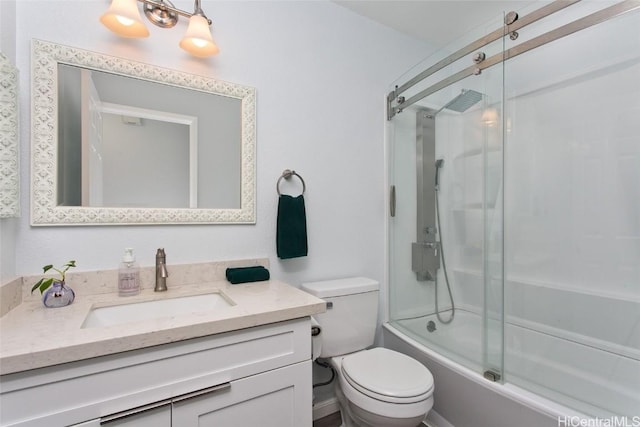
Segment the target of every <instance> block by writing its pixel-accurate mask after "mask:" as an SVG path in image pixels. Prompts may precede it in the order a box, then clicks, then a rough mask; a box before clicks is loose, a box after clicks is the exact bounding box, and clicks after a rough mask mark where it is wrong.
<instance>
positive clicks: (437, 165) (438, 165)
mask: <svg viewBox="0 0 640 427" xmlns="http://www.w3.org/2000/svg"><path fill="white" fill-rule="evenodd" d="M443 163H444V159H438V160H436V169H440V168H441V167H442V164H443Z"/></svg>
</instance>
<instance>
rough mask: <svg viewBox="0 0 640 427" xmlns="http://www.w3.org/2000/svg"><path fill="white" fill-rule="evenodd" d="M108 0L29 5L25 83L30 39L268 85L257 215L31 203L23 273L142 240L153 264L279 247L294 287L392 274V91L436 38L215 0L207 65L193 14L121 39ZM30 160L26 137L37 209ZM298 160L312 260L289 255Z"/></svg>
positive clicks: (304, 9)
mask: <svg viewBox="0 0 640 427" xmlns="http://www.w3.org/2000/svg"><path fill="white" fill-rule="evenodd" d="M174 3H175V4H176V6H177V7H181V8H184V9H189V8H191V7H192V6H193V3H192V2H190V1H177V2H174ZM107 6H108V3H107V2H105V1H56V2H51V1H28V2H19V3H18V6H17V63H18V67H19V68H20V69H21V70H22V74H21V85H22V87H23V88H27V87H29V73H28V71H27V70H29V66H30V60H29V56H30V53H29V52H30V40H31V39H32V38H39V39H43V40H49V41H53V42H57V43H61V44H67V45H71V46H77V47H80V48H84V49H91V50H95V51H99V52H103V53H106V54H111V55H116V56H121V57H126V58H129V59H135V60H138V61H143V62H147V63H152V64H155V65H159V66H165V67H169V68H177V69H181V70H185V71H188V72H193V73H197V74H204V75H210V76H214V77H217V78H220V79H223V80H229V81H234V82H238V83H240V84H244V85H250V86H254V87H256V88H257V99H258V103H257V120H258V128H257V177H258V178H257V194H258V201H257V207H258V211H257V224H256V225H242V226H219V225H211V226H184V225H183V226H147V227H143V226H133V227H130V226H129V227H117V226H116V227H111V226H109V227H57V228H56V227H42V228H41V227H37V228H31V227H30V226H29V215H28V213H25V214H24V215H23V217H22V219H21V221H20V227H19V239H18V241H17V243H16V250H17V272H18V273H19V274H29V273H36V272H38V270H39V269H40V267H41V266H42V265H44V264H47V263H63V262H65V261H66V260H68V259H76V260H77V264H78V266H79V268H78V270H92V269H98V268H116V266H117V264H118V262H119V259H120V255H121V253H122V249H123V248H124V247H128V246H131V247H134V248H135V249H136V253H137V255H138V259H139V261H140V262H141V264H142V265H151V264H153V262H154V258H153V256H154V254H155V250H156V248H158V247H165V248H166V252H167V257H168V262H169V263H170V264H171V263H189V262H199V261H207V260H222V259H237V258H245V257H258V256H268V257H269V258H270V259H271V270H272V274H273V276H274V277H276V278H279V279H282V280H285V281H287V282H289V283H292V284H294V285H298V284H300V283H301V282H303V281H308V280H317V279H324V278H331V277H338V276H347V275H367V276H370V277H373V278H375V279H378V280H380V281H383V279H384V277H383V274H384V262H385V260H384V253H385V249H384V221H385V209H384V206H383V199H384V191H383V182H384V159H383V138H384V123H385V121H384V120H385V119H384V117H385V116H384V114H385V113H384V97H385V92H386V89H387V87H388V84H389V83H390V82H391V81H393V80H394V79H395V78H396V77H397V76H398V75H399V74H400V73H401V72H402V71H403V70H406V69H408V68H409V67H410V66H412V65H413V64H414V63H416V62H418V60H419V59H420V58H422V57H424V56H426V54H428V53H429V52H430V51H431V48H430V47H429V46H427V45H425V44H423V43H420V42H417V41H415V40H413V39H410V38H408V37H405V36H403V35H400V34H399V33H397V32H395V31H393V30H390V29H387V28H385V27H382V26H380V25H378V24H375V23H373V22H371V21H368V20H366V19H364V18H361V17H359V16H357V15H354V14H352V13H351V12H348V11H347V10H346V9H343V8H341V7H339V6H337V5H335V4H332V3H330V2H327V1H314V2H273V1H264V2H218V1H216V2H211V1H205V2H204V4H203V8H204V10H205V12H206V13H207V14H208V15H209V16H210V17H211V18H212V20H213V34H214V38H215V39H216V42H217V43H218V44H219V46H220V48H221V53H220V54H219V55H218V56H216V57H214V58H213V59H210V60H204V61H203V60H198V59H195V58H192V57H190V56H188V55H187V54H185V53H183V52H182V51H181V50H180V49H179V47H178V41H179V38H180V37H181V35H182V32H183V31H184V30H185V29H186V26H185V23H184V22H182V23H179V24H178V28H177V29H173V30H163V29H159V28H156V27H153V26H152V25H148V27H149V30H150V31H151V36H150V37H149V38H148V39H144V40H127V39H122V38H118V37H116V36H114V35H112V34H111V33H110V32H108V30H106V29H105V28H103V27H102V26H101V25H100V24H99V22H98V18H99V16H100V14H101V13H103V11H104V10H105V9H106V7H107ZM28 94H29V91H28V90H24V91H22V99H21V101H22V106H21V108H22V111H21V113H22V123H23V124H25V125H23V129H22V137H23V140H24V141H29V137H30V135H29V128H28V125H26V124H27V123H29V99H28ZM28 156H29V147H28V144H24V146H23V148H22V166H23V175H22V180H23V183H25V185H24V187H23V190H22V201H23V206H25V207H27V206H29V203H28V200H29V193H28V192H29V187H28V184H27V183H28V182H29V176H28V173H29V161H28V159H29V157H28ZM286 168H290V169H295V170H296V171H297V172H299V173H300V174H301V175H302V176H303V177H304V179H305V181H306V183H307V193H306V194H305V200H306V204H307V221H308V230H309V256H308V257H306V258H300V259H294V260H287V261H279V260H277V258H276V254H275V228H276V227H275V224H276V206H277V194H276V189H275V184H276V180H277V179H278V177H279V176H280V174H281V173H282V171H283V170H284V169H286ZM294 190H295V188H294ZM114 286H115V284H114Z"/></svg>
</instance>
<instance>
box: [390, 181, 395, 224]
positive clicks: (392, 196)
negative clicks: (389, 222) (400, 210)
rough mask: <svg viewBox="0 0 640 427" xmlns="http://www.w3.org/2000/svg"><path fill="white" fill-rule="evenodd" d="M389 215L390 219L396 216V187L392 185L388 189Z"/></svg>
mask: <svg viewBox="0 0 640 427" xmlns="http://www.w3.org/2000/svg"><path fill="white" fill-rule="evenodd" d="M389 214H390V215H391V218H393V217H395V216H396V186H395V185H392V186H391V187H390V188H389Z"/></svg>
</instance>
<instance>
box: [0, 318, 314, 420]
mask: <svg viewBox="0 0 640 427" xmlns="http://www.w3.org/2000/svg"><path fill="white" fill-rule="evenodd" d="M310 331H311V323H310V319H309V318H308V317H306V318H300V319H294V320H289V321H286V322H280V323H274V324H270V325H264V326H257V327H253V328H249V329H244V330H240V331H235V332H227V333H223V334H217V335H211V336H207V337H202V338H195V339H190V340H185V341H180V342H173V343H168V344H164V345H160V346H155V347H149V348H146V349H138V350H132V351H128V352H124V353H119V354H114V355H110V356H102V357H98V358H94V359H88V360H80V361H77V362H73V363H68V364H64V365H57V366H52V367H48V368H41V369H36V370H33V371H27V372H19V373H15V374H10V375H5V376H2V377H0V381H1V385H2V388H1V391H0V405H1V408H2V411H1V412H0V425H2V426H20V427H40V426H42V427H45V426H46V427H55V426H75V427H79V426H82V427H94V426H101V425H102V426H107V427H113V426H127V427H128V426H135V427H146V426H153V427H164V426H178V427H190V426H203V427H206V426H253V425H260V426H273V427H276V426H277V427H281V426H291V427H304V426H309V427H310V426H311V424H312V410H311V403H312V402H311V401H312V384H311V360H310V359H311V335H310Z"/></svg>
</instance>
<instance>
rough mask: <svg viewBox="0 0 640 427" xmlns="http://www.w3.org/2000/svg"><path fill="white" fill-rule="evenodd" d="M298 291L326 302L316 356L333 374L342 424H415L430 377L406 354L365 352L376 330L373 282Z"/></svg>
mask: <svg viewBox="0 0 640 427" xmlns="http://www.w3.org/2000/svg"><path fill="white" fill-rule="evenodd" d="M301 288H302V289H303V290H304V291H306V292H309V293H311V294H312V295H315V296H317V297H318V298H322V299H324V300H325V301H326V302H327V311H326V313H323V314H319V315H317V316H315V320H316V321H317V322H318V324H319V325H320V327H321V329H322V333H321V334H320V338H321V339H320V341H321V342H322V348H321V350H320V357H321V358H325V359H328V360H329V362H330V364H331V366H332V368H333V369H334V371H335V372H336V379H335V380H334V383H335V384H334V390H335V393H336V397H337V398H338V403H339V405H340V412H341V415H342V422H343V424H342V426H343V427H351V426H362V427H416V426H418V425H420V423H421V422H422V420H424V418H425V417H426V415H427V413H428V412H429V411H430V410H431V407H432V406H433V390H434V387H433V376H432V375H431V372H429V370H428V369H427V368H426V367H425V366H424V365H422V364H421V363H419V362H418V361H417V360H415V359H413V358H411V357H409V356H407V355H404V354H402V353H398V352H396V351H393V350H389V349H386V348H381V347H376V348H370V347H371V346H372V345H373V341H374V336H375V330H376V326H377V313H378V290H379V284H378V282H376V281H375V280H372V279H367V278H364V277H354V278H347V279H338V280H328V281H322V282H313V283H305V284H303V285H302V286H301ZM367 348H370V349H368V350H367Z"/></svg>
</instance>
